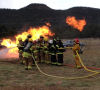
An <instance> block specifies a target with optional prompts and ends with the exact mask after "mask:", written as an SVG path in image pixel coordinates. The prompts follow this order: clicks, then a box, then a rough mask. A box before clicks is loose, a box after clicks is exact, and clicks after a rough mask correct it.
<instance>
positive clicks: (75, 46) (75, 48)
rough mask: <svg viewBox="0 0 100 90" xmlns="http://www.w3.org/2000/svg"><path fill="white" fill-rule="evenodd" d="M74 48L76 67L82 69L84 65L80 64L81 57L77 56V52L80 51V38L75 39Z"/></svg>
mask: <svg viewBox="0 0 100 90" xmlns="http://www.w3.org/2000/svg"><path fill="white" fill-rule="evenodd" d="M72 50H73V54H74V57H75V63H76V68H78V69H80V68H81V67H82V66H81V64H80V61H79V57H78V56H77V52H79V51H80V46H79V39H78V38H76V39H75V40H74V46H73V48H72Z"/></svg>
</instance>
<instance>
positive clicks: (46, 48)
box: [44, 38, 51, 64]
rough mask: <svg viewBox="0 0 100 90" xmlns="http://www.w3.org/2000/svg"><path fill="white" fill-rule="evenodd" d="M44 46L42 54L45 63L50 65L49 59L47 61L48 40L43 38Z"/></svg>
mask: <svg viewBox="0 0 100 90" xmlns="http://www.w3.org/2000/svg"><path fill="white" fill-rule="evenodd" d="M44 41H45V44H44V53H45V63H47V64H50V63H51V62H50V59H49V43H48V38H44Z"/></svg>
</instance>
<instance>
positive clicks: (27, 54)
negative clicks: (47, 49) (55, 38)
mask: <svg viewBox="0 0 100 90" xmlns="http://www.w3.org/2000/svg"><path fill="white" fill-rule="evenodd" d="M32 42H33V40H32V39H31V38H30V39H29V40H28V43H27V44H26V46H25V48H24V52H23V57H24V60H25V70H31V69H32V61H33V59H32V51H31V47H32V45H33V43H32Z"/></svg>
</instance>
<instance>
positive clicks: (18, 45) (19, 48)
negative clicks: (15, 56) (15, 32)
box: [17, 37, 24, 64]
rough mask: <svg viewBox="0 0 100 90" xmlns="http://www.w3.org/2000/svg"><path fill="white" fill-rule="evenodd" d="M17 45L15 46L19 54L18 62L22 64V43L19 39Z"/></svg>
mask: <svg viewBox="0 0 100 90" xmlns="http://www.w3.org/2000/svg"><path fill="white" fill-rule="evenodd" d="M18 42H19V43H18V44H17V47H18V53H19V61H20V64H24V62H23V56H22V53H23V48H24V46H23V41H22V38H21V37H19V38H18Z"/></svg>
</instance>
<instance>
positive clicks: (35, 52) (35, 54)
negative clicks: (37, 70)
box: [31, 40, 38, 66]
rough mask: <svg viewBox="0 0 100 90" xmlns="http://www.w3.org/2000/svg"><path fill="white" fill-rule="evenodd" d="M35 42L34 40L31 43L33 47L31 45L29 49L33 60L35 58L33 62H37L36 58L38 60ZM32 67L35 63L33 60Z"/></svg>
mask: <svg viewBox="0 0 100 90" xmlns="http://www.w3.org/2000/svg"><path fill="white" fill-rule="evenodd" d="M36 43H37V42H36V40H35V41H34V42H33V45H32V47H31V51H32V54H33V56H34V58H35V60H36V61H37V58H38V50H37V44H36ZM32 65H33V66H34V65H35V62H34V60H33V64H32Z"/></svg>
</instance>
